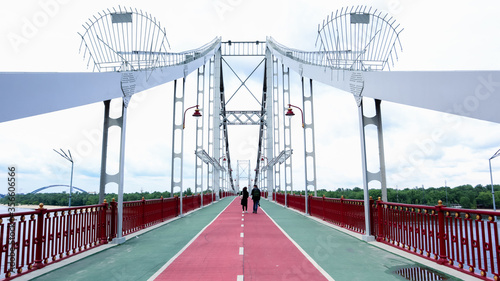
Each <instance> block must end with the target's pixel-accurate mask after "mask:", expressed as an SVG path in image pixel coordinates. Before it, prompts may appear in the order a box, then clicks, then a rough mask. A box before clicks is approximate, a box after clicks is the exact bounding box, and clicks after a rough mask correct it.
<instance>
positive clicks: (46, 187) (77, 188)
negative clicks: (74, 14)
mask: <svg viewBox="0 0 500 281" xmlns="http://www.w3.org/2000/svg"><path fill="white" fill-rule="evenodd" d="M59 186H64V187H70V186H69V185H67V184H53V185H48V186H44V187H40V188H38V189H35V190H33V191H32V192H30V194H35V193H38V192H40V191H42V190H45V189H48V188H52V187H59ZM73 188H74V189H76V190H78V191H81V192H83V193H88V192H87V191H85V190H83V189H81V188H79V187H76V186H73Z"/></svg>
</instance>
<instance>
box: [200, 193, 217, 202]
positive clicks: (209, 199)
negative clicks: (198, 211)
mask: <svg viewBox="0 0 500 281" xmlns="http://www.w3.org/2000/svg"><path fill="white" fill-rule="evenodd" d="M214 196H215V195H213V194H212V193H208V194H203V205H208V204H210V203H212V201H213V198H214Z"/></svg>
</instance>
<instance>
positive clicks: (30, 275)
mask: <svg viewBox="0 0 500 281" xmlns="http://www.w3.org/2000/svg"><path fill="white" fill-rule="evenodd" d="M217 202H218V201H215V202H213V203H217ZM213 203H211V204H213ZM206 206H209V205H205V206H203V207H201V208H198V209H194V210H192V211H190V212H187V213H185V214H183V216H185V215H187V214H191V213H194V212H196V211H199V210H202V209H203V208H204V207H206ZM180 218H182V217H180V216H179V217H175V218H171V219H169V220H167V221H164V222H162V223H159V224H155V225H153V226H151V227H148V228H145V229H142V230H139V231H137V232H134V233H130V234H129V235H126V236H125V238H126V239H129V238H131V237H134V236H139V235H142V234H144V233H146V232H149V231H151V230H153V229H156V228H158V227H160V226H164V225H165V224H169V223H171V222H173V221H176V220H178V219H180ZM117 245H118V244H113V243H111V242H110V243H108V244H105V245H102V246H98V247H95V248H93V249H90V250H88V251H85V252H83V253H81V254H77V255H74V256H71V257H69V258H67V259H64V260H62V261H60V262H56V263H53V264H49V265H47V266H45V267H44V268H41V269H38V270H35V271H33V272H30V273H28V274H25V275H22V276H19V277H17V278H16V280H18V281H28V280H31V279H33V278H36V277H39V276H42V275H44V274H47V273H49V272H51V271H53V270H56V269H59V268H61V267H65V266H67V265H69V264H72V263H74V262H77V261H79V260H80V259H83V258H86V257H88V256H91V255H94V254H97V253H100V252H102V251H106V250H107V249H109V248H112V247H114V246H117Z"/></svg>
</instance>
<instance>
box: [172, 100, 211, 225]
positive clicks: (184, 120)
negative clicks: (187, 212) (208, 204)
mask: <svg viewBox="0 0 500 281" xmlns="http://www.w3.org/2000/svg"><path fill="white" fill-rule="evenodd" d="M195 107H196V109H195V110H194V113H193V117H195V118H199V117H201V112H200V110H199V109H198V105H194V106H191V107H188V108H186V110H184V114H183V117H182V137H181V139H182V140H183V141H184V129H185V128H186V112H187V111H188V110H190V109H191V108H195ZM181 163H182V161H181ZM181 166H182V164H181ZM181 178H182V167H181ZM195 185H196V183H195ZM182 191H183V190H182V184H181V192H180V196H179V198H180V199H179V204H180V216H181V217H182V197H183V196H182ZM172 192H173V191H172ZM201 193H202V194H203V188H202V190H201ZM201 198H202V199H201V200H202V201H201V205H202V206H203V196H202V197H201Z"/></svg>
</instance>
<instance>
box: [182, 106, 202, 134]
mask: <svg viewBox="0 0 500 281" xmlns="http://www.w3.org/2000/svg"><path fill="white" fill-rule="evenodd" d="M195 107H196V109H195V110H194V113H193V117H194V118H199V117H201V112H200V110H199V109H198V105H195V106H191V107H188V108H187V109H186V110H185V111H184V117H182V129H184V128H186V112H187V111H188V110H190V109H191V108H195Z"/></svg>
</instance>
